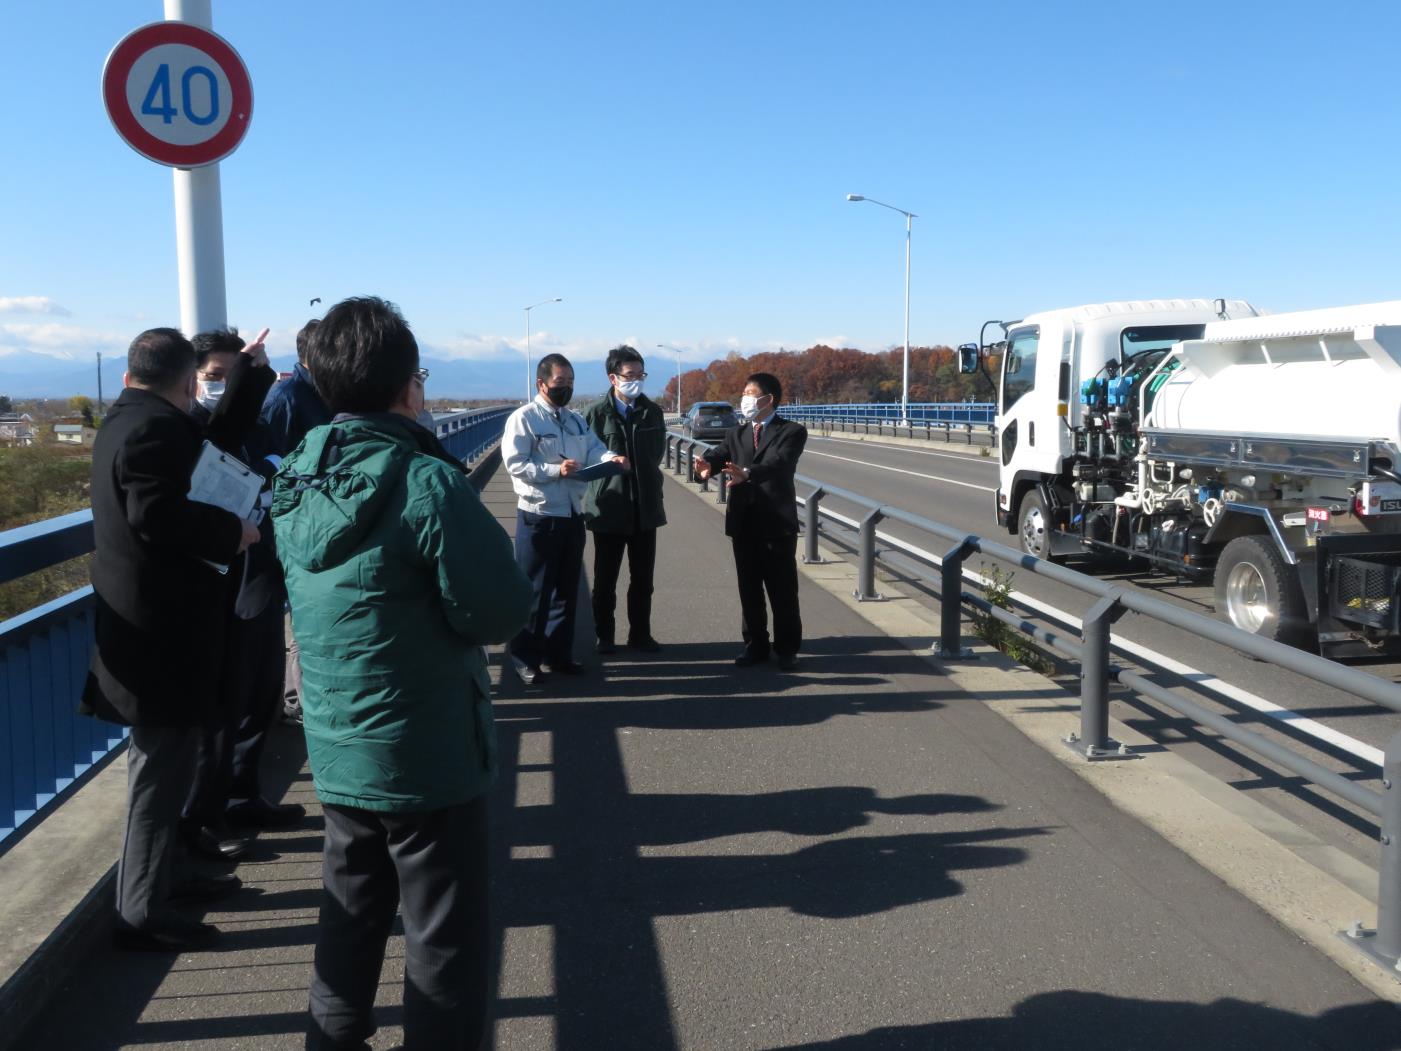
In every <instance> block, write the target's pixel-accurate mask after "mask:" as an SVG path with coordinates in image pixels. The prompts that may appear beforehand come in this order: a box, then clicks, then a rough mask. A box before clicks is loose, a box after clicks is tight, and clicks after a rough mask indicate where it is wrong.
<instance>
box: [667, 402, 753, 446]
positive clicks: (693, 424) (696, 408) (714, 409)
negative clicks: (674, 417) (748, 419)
mask: <svg viewBox="0 0 1401 1051" xmlns="http://www.w3.org/2000/svg"><path fill="white" fill-rule="evenodd" d="M738 424H739V417H737V416H736V415H735V407H734V406H733V405H731V404H730V403H729V402H727V401H698V402H696V403H695V404H694V405H692V406H691V411H690V412H688V413H686V415H685V416H683V417H682V418H681V433H682V434H684V435H685V436H686V437H687V438H699V439H700V440H701V441H703V442H708V441H714V440H715V439H717V438H723V437H724V436H725V432H726V431H728V430H730V429H731V428H732V427H735V426H737V425H738Z"/></svg>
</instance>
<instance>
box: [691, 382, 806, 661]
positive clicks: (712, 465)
mask: <svg viewBox="0 0 1401 1051" xmlns="http://www.w3.org/2000/svg"><path fill="white" fill-rule="evenodd" d="M782 401H783V386H782V384H780V383H779V382H778V377H776V376H772V375H770V374H769V373H767V372H756V373H754V375H752V376H750V377H749V379H748V380H747V381H746V383H745V385H744V397H743V398H742V399H741V401H740V412H741V414H742V415H743V416H744V418H745V422H744V423H741V424H740V425H739V426H738V427H735V428H734V429H733V430H731V431H729V432H728V433H727V434H726V435H725V440H724V441H723V442H721V443H720V444H719V445H717V446H716V447H715V448H714V449H712V450H711V451H710V452H708V453H706V455H705V457H704V459H702V460H700V461H698V462H697V464H696V473H697V474H699V475H700V476H701V478H703V479H704V478H709V477H710V475H711V474H713V473H715V472H717V471H720V472H723V473H724V474H725V476H726V478H727V480H728V482H729V502H728V504H727V506H726V509H725V535H726V536H728V537H729V538H730V544H731V545H732V546H733V548H734V554H735V574H736V575H737V576H738V578H739V604H740V609H741V610H742V612H743V618H744V619H743V622H742V630H743V634H744V651H743V652H742V653H740V655H739V656H738V657H736V658H735V663H736V664H738V665H739V666H740V667H742V668H743V667H748V666H750V665H753V664H759V663H761V662H763V661H766V660H768V658H769V651H770V648H772V650H773V652H774V654H775V655H777V657H778V666H779V667H780V668H782V669H783V670H784V671H792V670H793V669H794V668H796V667H797V666H798V650H799V649H800V648H801V646H802V643H803V622H802V618H801V617H800V616H799V613H798V560H797V554H798V504H797V495H796V493H795V492H794V489H793V475H794V474H796V473H797V470H798V457H800V456H802V454H803V446H804V445H806V444H807V440H808V432H807V428H805V427H804V426H803V425H802V424H801V423H795V422H793V421H792V420H785V419H783V418H782V417H780V416H778V415H776V413H777V410H778V406H779V403H780V402H782ZM766 591H767V592H768V596H769V606H770V607H771V608H772V609H773V644H772V647H770V643H769V628H768V616H767V611H766V610H765V608H764V593H765V592H766Z"/></svg>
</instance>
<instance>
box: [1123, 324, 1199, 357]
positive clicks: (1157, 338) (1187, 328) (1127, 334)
mask: <svg viewBox="0 0 1401 1051" xmlns="http://www.w3.org/2000/svg"><path fill="white" fill-rule="evenodd" d="M1205 331H1206V326H1205V325H1142V326H1140V327H1138V328H1126V329H1124V331H1123V334H1122V335H1121V336H1120V337H1119V360H1120V361H1121V362H1124V361H1128V360H1129V359H1130V358H1133V357H1137V356H1138V355H1139V354H1143V353H1146V352H1147V351H1150V350H1167V348H1168V347H1170V346H1172V345H1173V344H1174V343H1181V342H1182V341H1183V340H1184V339H1201V338H1202V333H1204V332H1205Z"/></svg>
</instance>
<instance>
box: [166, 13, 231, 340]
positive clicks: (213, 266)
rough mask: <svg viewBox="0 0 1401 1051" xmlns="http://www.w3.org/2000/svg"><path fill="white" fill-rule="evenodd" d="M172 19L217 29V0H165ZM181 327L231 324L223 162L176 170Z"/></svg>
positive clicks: (196, 328) (197, 328)
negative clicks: (214, 4) (214, 5)
mask: <svg viewBox="0 0 1401 1051" xmlns="http://www.w3.org/2000/svg"><path fill="white" fill-rule="evenodd" d="M165 17H166V21H168V22H185V23H188V24H189V25H193V26H199V27H200V28H202V29H210V30H212V29H213V28H214V14H213V11H212V9H211V0H165ZM171 178H172V181H173V186H174V190H175V255H176V266H177V270H178V274H179V281H180V327H181V328H182V329H183V330H184V332H185V334H186V335H188V336H193V335H194V334H195V333H197V332H206V331H208V330H209V329H212V328H222V327H223V326H225V325H227V324H228V316H229V308H228V299H227V292H226V290H225V282H224V205H223V194H222V192H221V190H220V184H219V165H217V164H210V165H207V166H205V167H203V168H173V169H171Z"/></svg>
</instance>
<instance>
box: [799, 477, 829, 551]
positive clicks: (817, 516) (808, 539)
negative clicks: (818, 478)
mask: <svg viewBox="0 0 1401 1051" xmlns="http://www.w3.org/2000/svg"><path fill="white" fill-rule="evenodd" d="M826 495H827V493H826V492H825V491H824V490H823V489H822V488H821V487H820V486H819V487H818V488H816V489H814V490H813V491H812V495H811V496H809V497H808V502H807V503H806V504H805V505H804V507H803V529H804V530H805V532H806V535H805V536H804V537H803V561H804V562H806V563H807V564H808V565H810V566H816V565H820V564H821V562H822V556H821V555H819V554H818V552H817V532H818V529H819V527H820V523H821V521H822V519H821V513H822V512H821V504H822V498H823V497H824V496H826Z"/></svg>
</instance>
